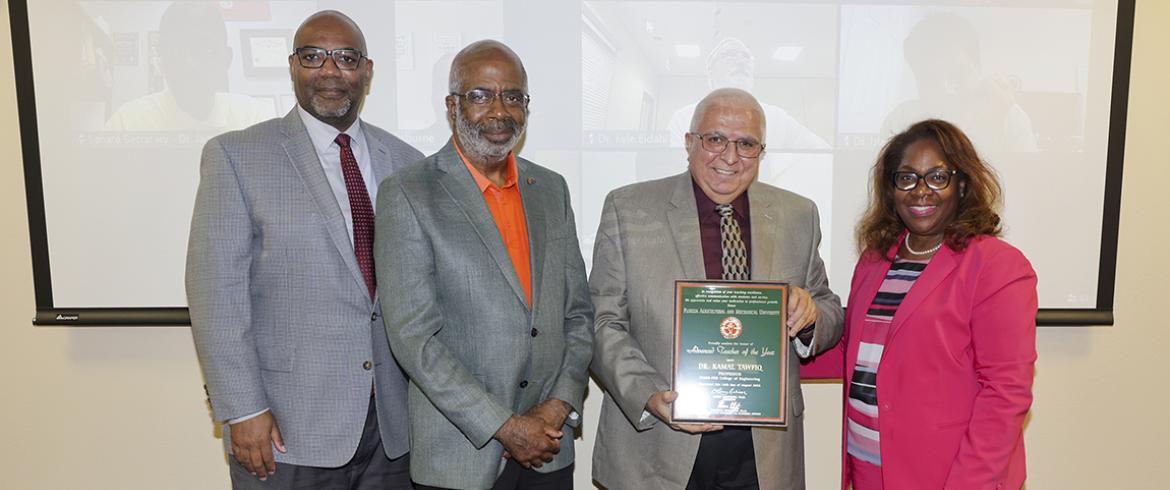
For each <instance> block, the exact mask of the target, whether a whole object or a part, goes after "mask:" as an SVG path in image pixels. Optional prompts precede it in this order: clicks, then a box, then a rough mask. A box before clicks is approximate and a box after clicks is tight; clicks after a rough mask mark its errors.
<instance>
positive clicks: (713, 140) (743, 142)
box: [687, 133, 765, 158]
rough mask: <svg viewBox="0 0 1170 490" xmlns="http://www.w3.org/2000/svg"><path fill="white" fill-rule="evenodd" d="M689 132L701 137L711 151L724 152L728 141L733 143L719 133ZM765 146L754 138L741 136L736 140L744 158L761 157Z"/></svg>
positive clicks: (736, 144)
mask: <svg viewBox="0 0 1170 490" xmlns="http://www.w3.org/2000/svg"><path fill="white" fill-rule="evenodd" d="M687 134H690V135H692V136H694V137H696V138H699V141H702V142H703V149H704V150H707V151H709V152H711V153H723V150H725V149H727V145H728V143H731V140H729V139H727V137H726V136H723V135H721V134H719V133H707V134H698V133H687ZM764 146H765V145H764V144H763V143H760V142H759V141H756V140H753V139H748V138H740V139H737V140H735V152H736V153H737V154H739V156H741V157H743V158H756V157H759V156H760V154H761V153H763V152H764Z"/></svg>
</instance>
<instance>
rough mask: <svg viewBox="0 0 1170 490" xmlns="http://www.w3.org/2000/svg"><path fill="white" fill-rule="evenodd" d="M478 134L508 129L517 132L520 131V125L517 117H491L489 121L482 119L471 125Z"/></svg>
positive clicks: (513, 132)
mask: <svg viewBox="0 0 1170 490" xmlns="http://www.w3.org/2000/svg"><path fill="white" fill-rule="evenodd" d="M471 127H472V128H474V129H475V132H476V133H478V134H483V133H484V132H485V131H486V132H492V133H498V132H502V131H504V130H507V131H508V132H509V133H512V134H517V133H519V132H520V125H519V124H518V123H517V122H516V120H515V119H512V118H510V117H509V118H505V119H491V120H488V121H480V122H477V123H475V124H473V125H472V126H471Z"/></svg>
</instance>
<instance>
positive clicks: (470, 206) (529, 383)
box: [374, 142, 593, 488]
mask: <svg viewBox="0 0 1170 490" xmlns="http://www.w3.org/2000/svg"><path fill="white" fill-rule="evenodd" d="M516 167H517V174H518V185H519V187H520V194H521V199H522V200H523V203H524V214H525V218H526V221H527V224H528V240H529V244H530V248H531V255H530V261H531V266H532V307H531V308H530V307H529V306H528V303H527V300H526V298H525V294H524V290H523V288H522V287H521V285H520V281H519V279H518V276H517V275H516V271H515V269H514V268H513V266H512V261H511V259H510V258H509V255H508V251H507V249H506V248H505V246H504V241H503V239H502V238H501V237H500V233H499V229H498V228H497V227H496V224H495V221H494V220H493V219H492V216H491V213H490V212H489V211H488V207H487V203H485V202H484V198H483V194H482V193H481V192H480V190H479V187H477V186H476V184H475V181H474V180H473V178H472V176H471V173H470V172H469V171H468V170H467V167H466V166H465V164H464V163H463V161H462V159H460V158H459V155H458V154H457V153H456V152H455V147H454V146H453V144H452V143H451V142H448V143H447V145H446V146H445V147H443V149H441V150H439V152H438V153H436V154H434V155H431V156H430V157H427V158H426V159H425V160H422V161H420V162H416V163H415V164H413V165H410V166H408V167H406V168H404V169H402V170H401V171H399V172H398V173H395V174H394V175H393V176H392V177H390V178H389V179H387V180H386V181H385V182H383V183H382V185H381V188H380V189H379V190H378V205H377V209H378V212H377V220H378V221H377V225H376V226H375V230H376V231H375V241H374V257H375V263H377V265H378V267H377V271H378V283H379V284H380V285H381V286H382V287H380V288H379V291H378V293H379V295H380V296H381V299H382V304H383V305H384V307H385V311H386V318H385V320H386V334H387V337H388V338H389V339H390V347H391V348H392V350H393V351H394V355H395V357H397V358H398V359H399V361H400V362H401V364H402V367H403V369H404V370H405V371H406V373H407V374H408V375H409V376H410V395H409V402H410V431H411V444H412V448H413V452H412V454H411V458H410V459H411V461H410V463H411V468H410V470H411V476H412V478H413V479H414V480H415V481H416V482H418V483H422V484H425V485H431V486H439V487H446V488H488V487H490V486H492V483H493V482H494V481H495V479H496V476H497V473H498V471H499V469H500V468H501V464H502V463H503V460H502V459H501V455H502V454H503V451H504V448H503V446H502V445H501V444H500V443H499V442H498V441H496V440H494V439H493V438H492V437H493V435H494V434H495V432H496V430H497V429H499V428H500V426H501V425H503V424H504V421H505V420H507V419H508V417H510V416H512V415H513V414H523V413H525V412H527V411H528V410H529V409H530V408H532V407H533V406H535V405H536V404H538V403H540V402H541V401H543V400H546V399H549V398H557V399H560V400H563V401H565V402H568V403H569V404H570V405H572V406H573V408H574V409H575V410H577V411H578V412H579V411H580V410H581V403H582V399H583V397H584V391H585V387H586V385H587V383H588V378H587V374H586V370H587V368H588V365H589V360H590V357H591V355H592V348H593V329H592V325H593V308H592V306H591V305H590V304H589V293H588V289H587V285H586V283H585V265H584V262H583V261H582V259H581V252H580V248H579V245H578V242H577V230H576V225H575V224H574V222H573V210H572V208H571V207H570V201H569V190H568V187H567V186H566V185H565V181H564V179H563V178H561V176H560V175H557V174H556V173H554V172H552V171H550V170H548V169H546V168H543V167H540V166H538V165H536V164H534V163H532V162H529V161H527V160H524V159H522V158H517V159H516ZM574 425H575V424H574ZM564 433H565V436H564V438H563V439H562V440H561V452H560V454H558V455H557V456H556V458H555V459H554V460H553V461H552V462H551V463H548V464H545V465H544V466H543V467H542V468H540V470H539V471H552V470H556V469H560V468H564V467H566V466H568V465H569V464H571V463H572V462H573V439H572V437H573V436H572V434H573V431H572V430H571V429H570V428H565V429H564Z"/></svg>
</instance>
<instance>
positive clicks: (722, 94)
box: [690, 88, 767, 143]
mask: <svg viewBox="0 0 1170 490" xmlns="http://www.w3.org/2000/svg"><path fill="white" fill-rule="evenodd" d="M714 108H737V109H744V110H749V111H753V112H755V115H756V116H758V119H759V121H760V134H761V135H763V134H766V131H765V129H767V121H765V120H764V108H763V107H761V106H760V102H759V101H757V100H756V98H755V97H753V96H752V94H750V93H747V92H746V91H744V90H740V89H737V88H720V89H715V90H713V91H711V93H709V94H707V96H706V97H703V100H700V101H699V103H698V105H696V106H695V113H694V114H693V115H691V129H690V131H691V132H692V133H694V132H697V131H698V130H699V124H700V122H701V121H702V120H703V118H704V117H705V116H706V115H707V112H708V111H710V110H712V109H714ZM761 143H764V142H763V141H761Z"/></svg>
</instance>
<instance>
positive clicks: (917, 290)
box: [842, 120, 1037, 490]
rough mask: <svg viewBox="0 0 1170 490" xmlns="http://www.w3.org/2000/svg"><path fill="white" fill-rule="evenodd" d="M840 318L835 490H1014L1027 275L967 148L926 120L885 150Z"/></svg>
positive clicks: (1030, 336) (1028, 369)
mask: <svg viewBox="0 0 1170 490" xmlns="http://www.w3.org/2000/svg"><path fill="white" fill-rule="evenodd" d="M870 182H871V185H872V189H871V190H870V203H869V207H868V209H867V210H866V212H865V215H864V217H863V218H862V220H861V223H860V224H859V225H858V229H857V241H858V248H859V250H861V251H862V256H861V259H860V261H859V262H858V264H857V267H856V269H855V270H854V273H853V283H852V285H851V289H850V294H849V308H848V314H847V319H846V326H845V328H846V330H845V337H844V338H843V340H842V347H843V348H844V349H845V363H844V374H845V376H844V379H843V381H844V382H843V385H844V388H845V390H844V391H845V416H844V431H843V432H844V437H843V448H842V456H843V466H844V468H843V481H842V488H849V486H850V485H852V488H853V489H854V490H871V489H882V488H885V489H890V490H903V489H930V490H934V489H944V488H945V489H951V490H955V489H1001V488H1010V489H1019V488H1020V487H1021V485H1023V482H1024V474H1025V472H1024V437H1023V426H1024V418H1025V416H1026V414H1027V413H1028V408H1029V406H1031V404H1032V372H1033V364H1034V363H1035V361H1036V306H1037V304H1036V274H1035V272H1033V270H1032V266H1031V264H1029V263H1028V260H1027V259H1026V258H1024V256H1023V254H1021V253H1020V251H1019V250H1017V249H1015V248H1014V247H1012V246H1011V245H1008V244H1007V243H1006V242H1004V241H1002V240H1000V239H999V238H997V236H999V234H1000V231H1001V230H1000V225H999V215H998V214H997V213H996V208H997V207H998V205H999V203H1000V187H999V184H998V182H997V181H996V177H995V174H994V172H993V171H992V169H991V168H989V167H988V166H987V164H986V163H984V162H983V161H982V160H981V159H980V158H979V155H978V154H977V153H976V151H975V148H974V146H973V145H972V144H971V141H970V140H968V139H967V137H966V135H964V134H963V132H962V131H960V130H959V129H958V128H956V127H955V126H953V125H951V124H950V123H947V122H945V121H939V120H928V121H923V122H920V123H917V124H915V125H913V126H911V127H910V128H909V129H907V130H906V131H904V132H902V133H901V134H898V135H897V136H895V137H894V138H893V139H892V140H891V141H890V142H889V143H888V144H886V146H885V148H883V149H882V152H881V154H880V155H879V156H878V159H877V162H876V163H875V164H874V168H873V175H872V177H871V180H870Z"/></svg>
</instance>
